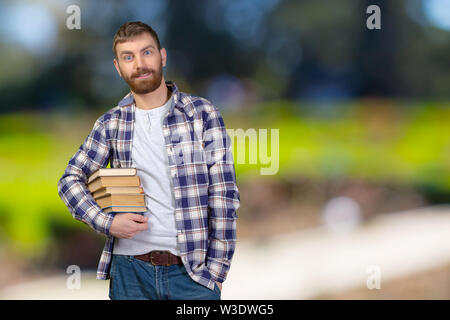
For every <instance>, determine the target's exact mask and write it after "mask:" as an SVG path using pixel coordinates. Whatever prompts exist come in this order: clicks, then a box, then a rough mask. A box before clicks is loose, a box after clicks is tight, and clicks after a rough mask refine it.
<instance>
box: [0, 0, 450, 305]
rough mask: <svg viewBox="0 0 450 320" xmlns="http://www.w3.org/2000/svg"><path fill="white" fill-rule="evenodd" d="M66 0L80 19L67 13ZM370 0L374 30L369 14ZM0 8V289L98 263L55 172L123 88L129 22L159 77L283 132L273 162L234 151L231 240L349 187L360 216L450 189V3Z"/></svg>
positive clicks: (90, 236) (307, 223)
mask: <svg viewBox="0 0 450 320" xmlns="http://www.w3.org/2000/svg"><path fill="white" fill-rule="evenodd" d="M72 4H76V5H78V6H79V7H80V10H81V29H80V30H69V29H68V28H67V27H66V19H67V18H68V17H69V15H70V14H68V13H66V9H67V7H68V6H69V5H72ZM371 4H377V5H378V6H379V7H380V9H381V30H369V29H368V28H367V27H366V19H367V18H368V16H369V15H368V14H367V13H366V8H367V7H368V6H369V5H371ZM0 17H1V19H0V50H1V52H2V62H1V64H0V96H1V97H2V104H1V105H0V150H1V151H0V168H1V170H2V172H1V178H0V194H1V196H0V260H1V261H2V266H4V267H3V268H4V272H2V274H3V275H2V276H0V287H3V286H7V285H11V284H14V283H16V282H20V281H21V279H22V280H25V279H27V277H31V276H30V275H33V277H38V275H40V274H44V273H46V272H48V273H49V274H51V273H52V272H53V273H54V272H56V273H58V272H59V273H61V272H64V270H65V268H66V267H67V266H68V265H69V264H77V265H79V266H80V267H82V268H87V269H95V268H96V266H97V262H98V258H99V255H100V252H101V248H102V246H103V241H104V239H103V238H102V237H101V236H99V235H95V234H94V233H93V232H92V231H91V230H89V229H88V227H87V226H85V225H83V224H81V223H79V222H76V221H75V220H74V219H73V218H72V217H71V215H70V213H69V211H68V210H67V208H66V207H65V206H64V204H63V202H62V201H61V199H60V198H59V196H58V193H57V188H56V184H57V181H58V180H59V178H60V177H61V175H62V173H63V172H64V169H65V167H66V166H67V163H68V161H69V159H70V157H71V156H72V155H73V154H74V153H75V152H76V150H77V148H78V147H79V146H80V144H81V143H82V142H83V141H84V139H85V138H86V136H87V134H88V133H89V132H90V130H91V129H92V126H93V124H94V122H95V120H96V118H98V117H99V116H100V115H101V114H102V113H104V112H106V111H107V110H108V109H110V108H112V107H114V106H115V105H116V104H117V102H118V101H119V100H120V99H121V98H122V97H123V96H124V95H125V94H126V93H127V92H128V88H127V86H126V84H125V83H124V82H123V81H122V79H121V78H120V77H119V76H118V75H117V74H116V71H115V69H114V67H113V63H112V60H113V54H112V51H111V46H112V38H113V35H114V33H115V31H116V30H117V29H118V28H119V26H120V25H121V24H123V23H125V22H127V21H134V20H141V21H143V22H146V23H148V24H149V25H151V26H152V27H153V28H154V29H155V30H156V31H157V32H158V34H159V36H160V40H161V43H162V46H163V47H165V48H166V49H167V52H168V64H167V67H166V69H165V77H166V79H169V80H173V81H175V82H176V83H177V85H178V87H179V88H180V90H182V91H185V92H190V93H193V94H195V95H199V96H203V97H205V98H207V99H209V100H211V101H212V102H213V103H214V104H216V105H217V106H218V107H219V109H220V110H221V112H222V114H223V116H224V120H225V124H226V126H227V128H229V129H238V128H242V129H244V130H247V129H251V128H254V129H256V130H258V129H267V130H268V132H269V134H268V136H269V137H270V130H271V129H278V130H279V154H278V155H271V156H272V157H274V156H278V157H279V170H278V172H277V174H275V175H270V176H263V175H261V174H260V172H261V171H260V170H261V168H264V167H267V165H264V164H262V163H261V161H260V158H259V157H257V159H258V161H257V163H256V164H249V162H250V161H249V154H248V153H249V151H250V148H249V147H248V145H247V146H246V147H244V148H245V149H246V151H247V152H246V159H247V161H246V163H244V164H242V163H237V164H236V171H237V178H238V186H239V187H240V190H241V202H242V203H241V209H240V211H239V212H238V214H239V217H240V221H239V229H238V235H239V236H240V239H242V240H245V239H260V238H264V237H268V236H270V235H275V234H283V233H289V232H291V231H295V230H302V229H305V230H306V229H308V228H314V227H317V226H321V225H324V220H323V219H322V218H323V216H322V215H321V214H322V212H323V208H324V205H325V204H326V203H327V201H328V200H329V199H332V198H333V197H337V196H342V195H345V196H346V197H350V198H351V199H352V200H353V201H355V202H356V203H357V204H358V205H359V206H360V211H359V214H360V216H361V217H360V218H361V219H362V221H370V219H371V218H372V217H374V216H376V215H377V214H380V213H388V212H397V211H402V210H409V209H413V208H419V207H427V206H432V205H438V204H448V203H449V202H450V128H449V125H448V124H449V122H450V100H449V98H450V89H449V88H450V59H449V52H450V7H449V2H448V1H445V0H404V1H400V0H399V1H357V0H343V1H332V0H320V1H312V0H306V1H288V0H262V1H257V0H241V1H221V0H219V1H206V0H205V1H162V0H160V1H44V0H42V1H2V2H0ZM247 141H248V140H247ZM269 141H270V139H269ZM271 143H273V141H270V143H269V150H270V144H271ZM242 151H243V150H238V146H237V145H236V144H234V157H235V159H236V154H237V153H238V152H242ZM289 208H290V209H289ZM287 209H289V210H290V211H289V210H288V211H289V212H290V213H286V212H287V211H283V210H287ZM447 213H448V212H447ZM447 216H448V215H447ZM275 217H276V219H277V220H276V221H279V220H280V219H281V220H283V218H282V217H285V219H284V220H285V221H281V222H279V224H276V225H275V224H274V223H273V222H274V221H275V220H274V219H275ZM321 219H322V220H321ZM358 219H359V218H358ZM325 224H326V223H325ZM448 270H449V269H446V271H445V272H448ZM27 275H28V276H27ZM447 284H448V282H447ZM447 294H448V292H446V293H444V294H442V295H440V296H439V297H445V298H449V297H450V294H449V295H447ZM397 297H398V298H402V296H401V294H400V296H397ZM294 298H295V297H294Z"/></svg>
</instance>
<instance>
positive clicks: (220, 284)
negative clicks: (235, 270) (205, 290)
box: [216, 281, 222, 292]
mask: <svg viewBox="0 0 450 320" xmlns="http://www.w3.org/2000/svg"><path fill="white" fill-rule="evenodd" d="M216 284H217V286H218V287H219V289H220V292H222V283H220V282H217V281H216Z"/></svg>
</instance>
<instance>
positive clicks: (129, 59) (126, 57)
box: [124, 55, 133, 61]
mask: <svg viewBox="0 0 450 320" xmlns="http://www.w3.org/2000/svg"><path fill="white" fill-rule="evenodd" d="M124 59H125V60H126V61H131V59H133V57H132V56H131V55H126V56H125V57H124Z"/></svg>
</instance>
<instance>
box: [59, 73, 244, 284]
mask: <svg viewBox="0 0 450 320" xmlns="http://www.w3.org/2000/svg"><path fill="white" fill-rule="evenodd" d="M166 85H167V87H168V88H169V89H170V90H171V91H172V94H173V97H174V103H173V104H172V106H171V108H170V111H169V113H168V115H167V116H166V117H165V118H164V122H163V133H164V139H165V146H166V150H167V153H168V158H169V170H170V173H171V177H172V181H173V193H174V197H175V222H176V228H177V242H178V244H179V248H180V255H181V259H182V261H183V264H184V266H185V267H186V270H187V272H188V273H189V275H190V276H191V277H192V279H194V280H195V281H197V282H198V283H200V284H202V285H204V286H206V287H208V288H210V289H211V290H213V289H214V281H218V282H223V281H225V278H226V276H227V272H228V270H229V268H230V263H231V259H232V256H233V254H234V250H235V244H236V219H237V214H236V210H237V209H238V208H239V206H240V195H239V191H238V188H237V186H236V176H235V171H234V162H233V157H232V152H231V140H230V137H229V135H228V134H227V132H226V129H225V124H224V122H223V119H222V116H221V114H220V112H219V110H218V109H217V108H216V107H215V106H213V105H212V104H211V103H210V102H209V101H208V100H206V99H203V98H201V97H196V96H192V95H189V94H186V93H183V92H180V91H178V88H177V87H176V85H175V83H173V82H171V81H166ZM135 108H136V106H135V103H134V98H133V95H132V94H131V92H130V93H128V94H127V95H126V96H125V97H124V98H123V99H122V100H121V101H120V102H119V105H118V106H116V107H115V108H112V109H110V110H109V111H107V112H106V113H104V114H103V115H102V116H100V118H98V119H97V121H96V122H95V124H94V127H93V130H92V132H91V133H90V134H89V135H88V137H87V138H86V140H85V141H84V143H83V144H82V145H81V146H80V148H79V149H78V151H77V152H76V153H75V154H74V155H73V157H72V158H71V159H70V161H69V163H68V166H67V168H66V169H65V172H64V174H63V176H62V177H61V179H60V180H59V181H58V193H59V196H60V197H61V199H62V200H63V201H64V203H65V204H66V206H67V207H68V209H69V211H70V212H71V214H72V216H73V217H74V218H75V219H77V220H80V221H82V222H84V223H86V224H87V225H89V226H90V227H91V228H93V229H94V230H95V231H96V232H98V233H101V234H105V235H106V237H107V239H106V243H105V246H104V249H103V252H102V255H101V257H100V262H99V265H98V270H97V279H102V280H107V279H109V278H110V275H109V270H110V264H111V257H112V252H113V246H114V237H113V236H112V235H111V234H110V232H109V230H110V227H111V223H112V221H113V218H114V214H113V213H105V212H103V211H102V210H101V208H100V207H99V206H98V204H97V203H96V201H95V200H94V199H93V197H92V195H91V194H90V192H89V190H88V189H87V185H86V183H87V179H88V177H89V176H90V175H91V174H92V173H93V172H94V171H96V170H97V169H99V168H104V167H106V166H107V165H108V162H110V164H111V167H112V168H129V167H131V163H132V160H131V150H132V143H133V126H134V119H135Z"/></svg>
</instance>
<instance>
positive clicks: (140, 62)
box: [134, 56, 145, 71]
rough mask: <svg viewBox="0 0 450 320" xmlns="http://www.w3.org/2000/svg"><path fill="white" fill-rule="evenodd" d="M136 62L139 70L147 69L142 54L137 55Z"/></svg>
mask: <svg viewBox="0 0 450 320" xmlns="http://www.w3.org/2000/svg"><path fill="white" fill-rule="evenodd" d="M134 64H135V68H136V70H137V71H140V70H142V69H145V63H144V60H143V59H142V57H140V56H136V59H135V60H134Z"/></svg>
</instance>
